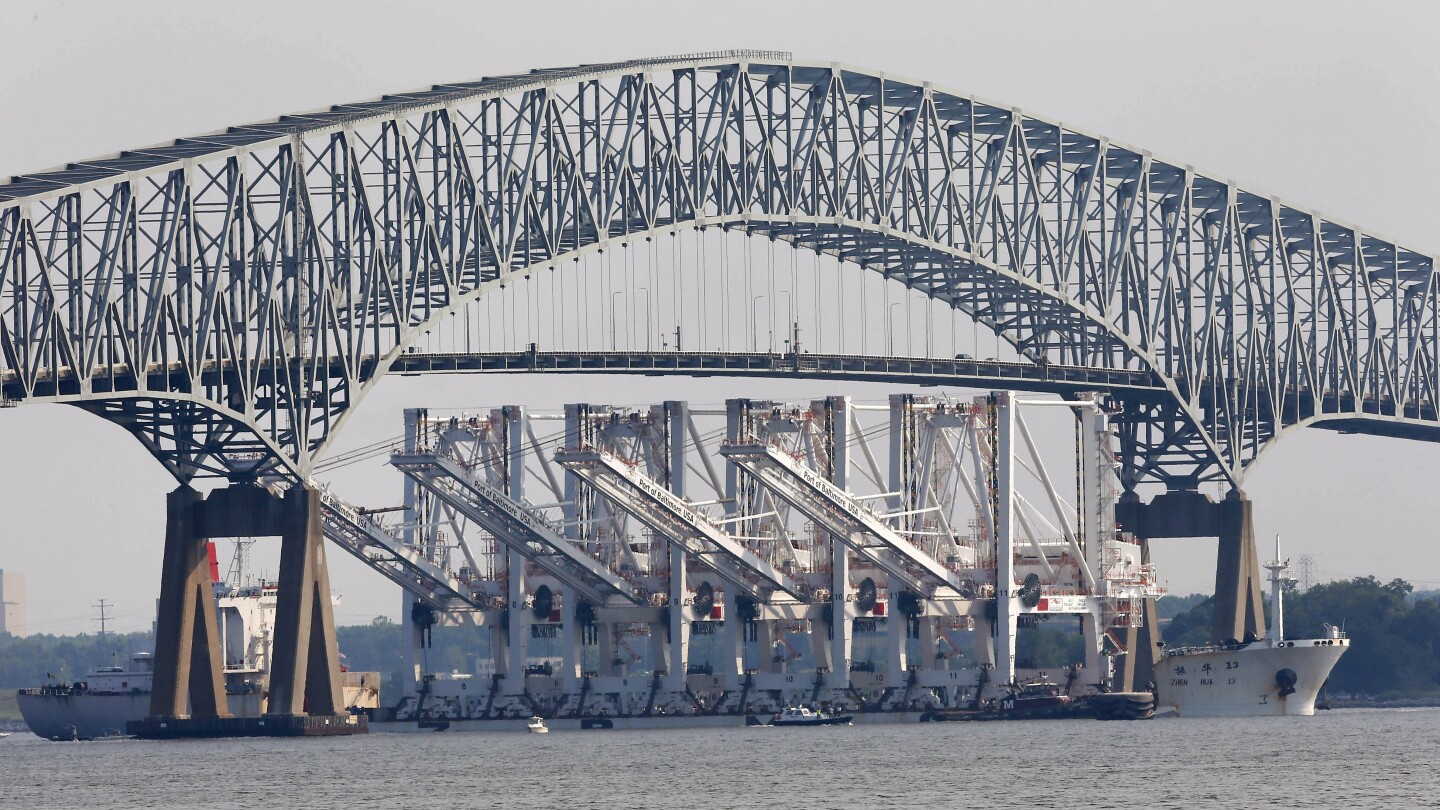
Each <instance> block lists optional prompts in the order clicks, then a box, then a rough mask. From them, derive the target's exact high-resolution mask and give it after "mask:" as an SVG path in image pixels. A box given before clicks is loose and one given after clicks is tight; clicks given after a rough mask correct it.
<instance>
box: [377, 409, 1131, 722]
mask: <svg viewBox="0 0 1440 810" xmlns="http://www.w3.org/2000/svg"><path fill="white" fill-rule="evenodd" d="M1056 407H1060V408H1065V409H1068V410H1071V411H1073V412H1074V416H1075V420H1076V425H1077V429H1076V450H1075V456H1074V462H1075V464H1074V466H1075V469H1076V479H1075V481H1074V484H1073V486H1072V487H1066V486H1061V485H1060V484H1059V483H1058V482H1057V480H1056V479H1055V478H1054V477H1053V476H1052V475H1051V474H1050V472H1049V468H1048V467H1047V465H1046V462H1045V458H1044V455H1043V454H1042V453H1041V452H1040V449H1039V445H1038V443H1037V442H1036V441H1035V439H1034V436H1033V435H1032V432H1031V430H1030V426H1029V425H1028V424H1027V421H1026V420H1025V419H1024V418H1023V415H1022V412H1027V411H1030V410H1032V409H1040V408H1051V409H1053V408H1056ZM876 416H884V417H888V418H886V419H883V420H878V421H877V420H876V419H875V418H874V417H876ZM721 417H723V419H724V422H723V427H722V426H720V425H719V424H717V423H718V422H719V419H720V418H721ZM545 421H563V428H562V429H561V430H559V431H551V432H549V433H548V434H547V435H546V436H545V437H544V438H541V437H540V436H539V435H537V433H536V430H535V427H534V425H535V424H538V423H540V422H545ZM712 425H713V427H712ZM1113 441H1114V437H1113V432H1112V429H1111V427H1110V424H1109V420H1108V418H1107V413H1106V410H1105V407H1104V405H1103V404H1102V402H1101V400H1100V399H1099V398H1096V397H1081V398H1072V399H1068V400H1059V399H1034V400H1021V399H1018V398H1016V396H1015V395H1014V394H1011V393H1008V392H997V393H994V394H990V395H987V396H981V397H977V398H975V399H974V400H973V401H969V402H962V401H958V400H954V399H952V398H947V397H932V396H919V395H913V394H902V395H895V396H893V397H891V399H890V402H889V403H888V405H867V404H857V403H855V402H853V401H852V400H851V399H850V398H849V397H827V398H824V399H820V400H815V401H813V402H810V403H807V404H790V403H781V402H766V401H757V400H749V399H733V400H729V401H728V402H727V403H726V407H725V409H724V410H723V411H722V410H719V409H713V408H712V409H701V408H692V407H691V406H690V405H688V404H687V403H683V402H673V401H672V402H665V403H661V404H658V405H654V406H651V407H649V408H635V407H629V408H626V407H611V406H604V405H594V404H572V405H568V406H566V408H565V411H564V414H563V415H561V414H553V415H551V414H540V413H531V412H529V411H527V410H526V409H525V408H521V407H517V406H508V407H502V408H496V409H493V410H491V411H489V412H488V414H485V415H479V416H477V415H462V416H447V417H431V416H430V415H429V413H428V412H427V411H422V410H413V411H409V412H407V437H406V446H405V448H404V449H403V450H397V451H395V452H394V453H393V454H392V457H391V464H392V465H394V466H395V467H396V468H398V469H400V470H401V471H402V472H403V473H404V474H405V476H406V479H407V499H406V515H405V519H404V523H403V526H404V531H402V532H400V533H399V534H400V535H401V536H403V537H405V538H406V539H407V543H406V544H405V546H404V547H405V548H406V549H408V551H409V553H411V554H416V555H420V557H419V559H421V560H424V561H429V564H430V566H431V568H434V569H436V570H438V571H439V572H441V573H446V572H448V571H450V570H451V569H452V568H455V567H456V566H455V565H453V563H454V562H458V561H463V564H461V565H459V566H458V570H457V571H456V572H455V573H454V574H453V575H448V578H442V577H440V576H438V575H437V576H435V577H433V578H432V579H433V580H434V581H443V582H445V583H447V587H449V588H450V589H451V590H458V591H460V592H461V593H458V594H456V595H455V596H453V597H452V596H450V595H449V592H446V591H437V590H436V588H435V587H434V586H433V583H429V584H425V583H422V585H420V586H415V587H412V586H411V585H410V584H408V581H407V583H406V587H407V589H408V590H409V591H410V593H409V595H407V604H408V603H409V602H417V601H418V602H419V603H422V604H423V605H425V606H427V607H428V608H430V609H432V610H433V611H438V614H437V613H434V612H432V613H430V614H429V615H428V616H426V615H424V612H423V611H422V613H421V616H422V619H423V620H424V621H428V622H434V621H456V622H477V623H479V624H481V625H486V626H489V627H491V628H492V630H491V635H490V638H491V645H490V658H491V659H492V661H493V663H494V667H493V676H492V686H491V690H490V693H489V694H488V695H486V697H485V700H484V706H483V709H480V708H478V704H476V703H475V699H476V696H475V695H470V696H469V697H468V698H466V699H467V700H469V701H470V703H469V704H466V705H467V706H469V708H467V709H464V710H463V711H462V710H460V709H456V710H455V711H459V712H461V713H460V714H459V715H456V716H463V717H470V716H485V717H491V716H505V714H506V713H507V712H509V713H514V712H525V713H527V716H528V713H529V712H531V711H532V710H534V709H535V707H537V706H544V707H547V708H548V709H549V710H551V711H555V712H561V713H563V712H574V713H576V716H579V715H580V713H583V712H593V711H595V710H596V707H597V706H602V707H605V710H606V711H613V712H615V713H617V715H624V714H626V713H632V714H633V713H635V712H638V711H642V710H643V711H646V712H649V711H678V712H682V713H683V712H687V711H688V712H700V713H705V712H710V713H734V712H742V711H746V712H748V711H754V710H755V709H756V707H757V706H759V707H762V708H763V707H764V706H766V705H780V704H783V703H784V702H789V701H793V700H805V699H810V700H815V699H825V700H830V701H833V702H836V703H848V704H850V705H858V706H871V707H875V708H878V709H882V710H892V711H899V710H905V709H907V708H913V709H924V708H937V707H944V706H954V705H958V704H959V703H960V702H962V701H964V700H975V701H978V700H979V699H980V698H981V696H983V695H990V694H998V692H995V691H994V690H999V689H1003V688H1005V687H1006V686H1007V685H1010V684H1014V683H1016V682H1018V681H1020V680H1022V679H1025V678H1034V677H1036V676H1037V675H1038V674H1039V673H1037V672H1035V671H1033V668H1027V666H1026V665H1027V662H1025V661H1017V652H1016V650H1017V642H1018V640H1019V638H1020V632H1021V628H1023V627H1025V626H1036V625H1038V624H1039V623H1041V622H1044V621H1047V620H1050V619H1055V618H1059V617H1065V616H1069V617H1072V618H1076V619H1078V620H1079V623H1080V628H1081V632H1082V633H1083V637H1084V640H1085V644H1084V650H1085V654H1084V661H1083V665H1084V670H1083V673H1082V674H1080V675H1078V676H1077V675H1075V674H1074V673H1072V678H1071V680H1072V681H1078V682H1080V683H1082V685H1091V686H1098V685H1099V684H1108V683H1109V680H1110V675H1111V670H1110V660H1111V656H1113V655H1114V654H1116V653H1119V652H1123V649H1122V648H1123V645H1124V643H1125V641H1124V636H1123V634H1122V633H1117V632H1115V631H1116V630H1118V629H1121V628H1126V627H1129V626H1131V625H1132V624H1133V623H1134V622H1135V621H1137V620H1139V618H1140V617H1142V616H1143V615H1144V614H1143V611H1142V610H1141V609H1140V607H1141V605H1142V604H1143V602H1144V600H1145V599H1147V598H1153V597H1154V596H1155V595H1156V594H1157V593H1158V592H1159V591H1158V589H1157V588H1156V586H1155V584H1154V579H1153V572H1152V571H1151V570H1150V568H1149V566H1148V565H1147V564H1146V563H1145V561H1144V559H1143V557H1142V554H1141V549H1140V546H1139V545H1138V544H1137V543H1135V542H1132V541H1130V540H1129V538H1128V537H1126V536H1124V535H1122V534H1120V533H1119V532H1117V530H1116V527H1115V523H1114V509H1115V500H1116V497H1117V495H1116V493H1117V492H1118V479H1117V476H1116V467H1115V461H1114V457H1113V455H1112V445H1113ZM857 450H858V451H859V452H858V454H854V453H853V451H857ZM887 457H888V462H889V464H888V470H886V469H884V467H883V465H882V463H881V459H882V458H887ZM852 458H859V459H862V460H863V463H862V464H852V462H851V459H852ZM852 467H854V468H855V469H852ZM722 469H723V471H722ZM692 484H693V485H694V486H693V487H692V486H691V485H692ZM527 486H530V487H533V486H538V487H540V488H541V489H542V490H543V491H544V492H545V493H547V496H542V498H543V499H544V500H546V501H547V502H544V503H536V502H532V501H531V500H530V499H529V498H527V497H526V492H527ZM692 490H693V491H692ZM872 490H873V491H872ZM1067 496H1068V497H1067ZM551 498H553V500H551ZM352 512H353V510H352ZM361 522H362V524H363V521H361ZM382 533H383V532H382ZM386 536H389V537H392V538H394V537H395V536H396V534H395V533H394V532H393V531H392V532H391V533H389V534H387V535H386ZM427 588H428V590H427ZM437 594H438V597H442V598H437ZM806 636H808V639H807V638H806ZM414 637H415V639H416V644H417V645H418V644H420V643H422V641H421V639H422V638H423V636H422V635H421V634H418V633H417V634H416V635H415V636H414ZM557 641H558V649H557V643H556V642H557ZM1077 663H1081V662H1077ZM417 676H418V671H417ZM427 688H428V689H430V690H431V691H432V692H433V691H434V690H435V689H439V688H440V687H439V686H436V685H433V684H432V685H430V686H428V687H427ZM987 690H989V691H987ZM657 707H658V708H657ZM477 711H479V712H481V715H474V712H477Z"/></svg>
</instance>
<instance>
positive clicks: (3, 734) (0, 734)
mask: <svg viewBox="0 0 1440 810" xmlns="http://www.w3.org/2000/svg"><path fill="white" fill-rule="evenodd" d="M9 736H10V732H8V731H0V740H3V739H5V738H6V737H9Z"/></svg>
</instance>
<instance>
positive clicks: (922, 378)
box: [0, 350, 1440, 442]
mask: <svg viewBox="0 0 1440 810" xmlns="http://www.w3.org/2000/svg"><path fill="white" fill-rule="evenodd" d="M309 362H310V361H309V360H301V361H296V363H294V364H292V367H293V366H296V365H298V364H299V363H306V364H308V363H309ZM359 363H360V368H359V369H358V371H359V372H360V376H361V377H368V376H370V375H372V374H374V373H375V371H376V369H377V366H378V365H379V364H378V362H377V360H376V358H375V357H373V356H371V357H366V358H362V359H361V360H360V361H359ZM320 367H321V368H325V369H327V370H328V373H329V376H330V377H331V378H332V379H340V378H344V377H345V376H346V375H347V368H346V367H345V365H344V364H343V363H342V361H341V360H340V359H338V358H337V359H336V360H333V361H331V362H328V363H321V364H320ZM234 368H235V364H234V363H233V361H229V360H226V361H219V362H217V361H206V362H205V363H204V368H203V370H202V372H201V374H200V380H201V382H202V384H204V385H207V386H209V385H220V384H222V383H223V382H224V381H225V380H224V375H225V374H226V373H229V374H233V373H234ZM388 371H389V372H390V373H397V374H401V375H404V376H418V375H421V374H516V373H540V374H641V375H645V376H657V377H658V376H665V375H681V376H689V377H710V376H726V377H768V378H800V379H827V378H832V379H833V378H844V379H846V380H850V381H857V382H878V383H892V384H895V385H921V386H941V385H945V386H955V387H964V388H978V389H986V390H989V389H996V388H1013V389H1018V390H1024V391H1035V392H1044V393H1055V394H1077V393H1084V392H1089V391H1099V392H1105V393H1110V394H1113V395H1115V396H1116V397H1118V398H1120V399H1122V400H1128V401H1141V402H1151V401H1157V402H1158V401H1163V400H1165V399H1167V398H1168V397H1169V394H1168V392H1167V391H1166V390H1165V387H1164V383H1163V381H1162V380H1161V379H1160V376H1159V375H1157V374H1155V373H1154V372H1152V371H1146V370H1140V369H1107V368H1095V367H1087V366H1065V365H1058V364H1053V363H1051V364H1046V365H1039V364H1035V363H1030V362H1010V361H1004V360H993V359H984V360H980V359H975V358H968V357H955V358H926V357H885V356H874V355H850V354H811V353H808V352H800V353H798V354H797V353H794V352H785V353H775V352H753V353H737V352H682V351H659V352H634V351H610V352H582V351H560V352H548V351H544V352H542V351H538V350H529V351H517V352H483V353H421V352H415V353H404V354H399V355H396V356H395V357H394V358H393V359H391V360H390V362H389V369H388ZM352 373H353V370H352ZM255 374H256V377H257V379H258V380H259V381H261V382H268V381H269V379H270V378H271V376H272V374H271V371H270V369H269V368H268V367H267V366H265V364H263V363H262V364H258V369H257V371H256V372H255ZM144 376H145V381H144V388H143V390H148V391H153V392H155V394H156V398H157V399H164V398H165V394H166V393H167V392H170V391H175V390H177V383H181V382H183V381H185V380H187V379H189V374H188V371H187V369H186V366H185V364H184V363H180V362H175V363H170V364H168V365H167V366H164V367H161V366H160V365H159V364H151V365H150V367H149V368H148V370H147V372H146V374H145V375H144ZM87 382H88V387H85V388H82V383H81V381H80V378H79V377H77V375H76V374H75V373H74V369H72V368H70V367H68V366H60V367H59V373H58V374H52V373H48V372H41V373H40V374H37V375H35V377H34V378H33V379H28V380H27V379H23V378H22V377H21V376H20V375H18V374H17V373H16V372H15V371H14V370H12V369H4V370H3V371H0V406H6V405H14V404H18V403H19V402H21V401H25V400H41V401H51V402H65V401H74V400H77V399H80V398H82V397H85V398H94V395H97V394H99V395H103V394H105V393H109V392H116V393H126V394H133V393H136V392H137V391H140V390H142V389H141V388H140V387H139V385H137V383H138V380H137V375H136V374H135V370H134V369H133V368H132V367H130V366H129V365H127V364H115V365H113V366H106V367H97V368H95V369H94V370H92V372H91V374H90V378H89V380H88V381H87ZM1176 382H1177V383H1178V385H1179V388H1180V391H1181V393H1182V394H1184V395H1186V396H1188V395H1189V393H1190V391H1191V385H1190V382H1189V381H1188V380H1186V379H1184V378H1179V379H1177V380H1176ZM1195 387H1196V388H1198V389H1199V391H1200V401H1201V402H1202V403H1210V402H1213V401H1216V400H1217V399H1222V398H1221V397H1219V396H1218V394H1220V393H1221V392H1224V391H1226V390H1227V389H1228V388H1230V387H1231V386H1230V385H1229V384H1214V383H1213V382H1212V381H1210V380H1201V381H1198V385H1196V386H1195ZM1252 391H1253V392H1254V393H1253V396H1254V400H1255V402H1257V403H1258V404H1259V405H1260V406H1261V407H1262V409H1263V411H1262V414H1261V416H1262V419H1263V420H1264V421H1270V420H1271V419H1272V417H1273V414H1270V413H1269V408H1268V407H1265V406H1266V404H1267V403H1268V402H1270V401H1271V399H1270V397H1269V396H1268V394H1267V393H1266V389H1265V387H1264V385H1263V382H1257V383H1255V384H1253V385H1252ZM1283 402H1284V408H1285V413H1286V415H1287V416H1288V419H1287V420H1286V421H1287V422H1292V423H1293V422H1297V421H1302V420H1301V419H1296V418H1295V416H1294V414H1305V415H1308V414H1324V415H1323V416H1321V417H1319V418H1318V419H1316V420H1315V421H1314V422H1311V423H1310V426H1312V427H1318V428H1324V429H1327V430H1334V431H1339V432H1342V433H1363V434H1369V435H1375V436H1391V437H1395V438H1402V439H1414V440H1419V441H1430V442H1440V414H1437V413H1435V412H1434V411H1433V409H1430V408H1421V407H1417V406H1416V405H1415V404H1414V403H1413V402H1408V403H1405V405H1404V406H1403V407H1397V405H1396V403H1395V402H1394V401H1393V400H1391V399H1389V398H1383V399H1375V398H1366V399H1364V400H1363V401H1358V402H1357V401H1355V398H1354V397H1350V396H1344V395H1337V394H1336V393H1334V392H1325V393H1324V394H1322V395H1320V396H1316V395H1315V393H1314V392H1313V391H1309V390H1306V389H1297V388H1295V387H1293V386H1292V387H1291V390H1290V391H1289V392H1288V393H1287V394H1286V396H1285V398H1284V400H1283Z"/></svg>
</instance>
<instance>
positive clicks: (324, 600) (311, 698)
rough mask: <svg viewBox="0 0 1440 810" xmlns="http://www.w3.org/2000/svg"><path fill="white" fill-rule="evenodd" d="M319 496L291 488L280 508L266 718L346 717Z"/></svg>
mask: <svg viewBox="0 0 1440 810" xmlns="http://www.w3.org/2000/svg"><path fill="white" fill-rule="evenodd" d="M320 510H321V506H320V491H319V490H317V489H314V488H313V487H300V486H296V487H291V488H290V491H289V492H287V493H285V498H284V500H283V502H282V503H281V509H280V511H281V515H280V520H279V528H280V583H279V594H278V598H277V602H276V605H275V643H274V652H273V655H272V658H273V660H274V664H273V665H272V666H271V669H270V704H269V708H267V709H266V713H267V714H274V715H292V716H300V715H306V714H309V715H315V716H325V717H334V716H337V715H342V714H345V694H344V690H343V688H342V684H341V680H340V650H339V646H338V645H337V643H336V640H335V610H334V606H333V604H332V602H331V599H330V569H329V566H328V565H327V564H326V562H325V535H324V532H323V530H322V529H321V526H320V516H321V511H320Z"/></svg>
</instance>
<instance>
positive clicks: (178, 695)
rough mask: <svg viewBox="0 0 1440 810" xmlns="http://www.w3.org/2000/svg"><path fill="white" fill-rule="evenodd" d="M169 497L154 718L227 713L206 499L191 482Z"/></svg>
mask: <svg viewBox="0 0 1440 810" xmlns="http://www.w3.org/2000/svg"><path fill="white" fill-rule="evenodd" d="M165 500H166V519H165V558H164V562H163V563H162V567H161V574H160V605H159V612H158V615H157V616H156V622H155V676H154V681H153V682H152V686H151V692H150V716H151V717H155V718H177V717H187V716H191V717H203V718H213V717H226V716H228V715H229V714H230V711H229V707H228V705H227V703H226V699H225V673H224V669H223V664H222V662H221V660H220V634H219V627H218V623H217V621H216V618H215V589H214V588H213V587H212V585H211V578H210V568H209V565H208V563H209V553H208V549H207V545H208V544H207V543H206V538H205V534H204V531H203V529H202V528H201V524H200V520H199V517H200V516H199V514H198V513H199V511H200V507H202V506H203V505H204V501H202V500H201V497H200V493H198V492H196V491H195V490H193V489H191V488H190V487H188V486H181V487H180V488H178V489H176V490H175V491H174V492H171V493H170V494H169V495H168V496H166V499H165ZM187 707H188V710H187Z"/></svg>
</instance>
